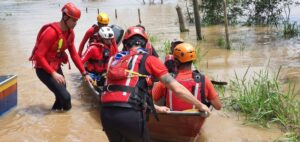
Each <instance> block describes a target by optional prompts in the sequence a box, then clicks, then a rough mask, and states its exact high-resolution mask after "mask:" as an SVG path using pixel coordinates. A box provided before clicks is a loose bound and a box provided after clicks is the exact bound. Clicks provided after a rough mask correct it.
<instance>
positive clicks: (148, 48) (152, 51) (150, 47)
mask: <svg viewBox="0 0 300 142" xmlns="http://www.w3.org/2000/svg"><path fill="white" fill-rule="evenodd" d="M136 27H140V28H142V29H143V30H144V31H145V32H146V28H145V27H144V26H143V25H141V24H138V25H136ZM145 49H146V51H147V52H148V54H149V55H152V56H155V57H158V54H157V52H156V50H155V48H154V47H153V45H152V44H151V42H150V40H148V41H147V43H146V48H145ZM123 51H125V49H124V48H123Z"/></svg>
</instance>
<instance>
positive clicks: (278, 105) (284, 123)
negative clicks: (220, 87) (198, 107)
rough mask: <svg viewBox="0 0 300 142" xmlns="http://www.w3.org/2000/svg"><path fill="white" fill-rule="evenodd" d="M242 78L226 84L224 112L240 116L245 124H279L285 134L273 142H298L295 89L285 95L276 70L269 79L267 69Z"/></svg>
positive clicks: (298, 104) (299, 118)
mask: <svg viewBox="0 0 300 142" xmlns="http://www.w3.org/2000/svg"><path fill="white" fill-rule="evenodd" d="M249 70H250V67H249V68H248V69H247V71H246V72H245V74H244V75H243V77H241V78H240V77H238V76H237V74H235V79H233V80H231V81H230V86H229V90H228V91H229V93H230V94H231V95H230V96H229V97H227V98H226V99H224V98H223V99H222V100H224V102H225V104H226V106H227V108H229V109H231V110H234V111H237V112H240V113H242V114H243V115H244V116H245V118H246V120H247V121H249V122H255V123H258V124H260V125H261V126H264V127H269V126H270V124H279V125H280V126H281V128H282V129H283V131H284V132H286V134H285V135H284V136H283V138H280V139H278V140H277V141H299V140H300V101H299V100H298V99H296V98H295V97H296V94H295V93H294V89H295V85H294V84H292V83H291V84H289V87H288V89H287V90H286V91H285V90H284V88H283V87H282V84H280V82H279V74H280V70H281V69H279V70H278V72H277V74H275V75H272V73H270V72H269V71H268V70H267V69H262V70H260V71H259V72H255V73H254V74H253V75H252V76H248V71H249Z"/></svg>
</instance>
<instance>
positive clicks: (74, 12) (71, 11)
mask: <svg viewBox="0 0 300 142" xmlns="http://www.w3.org/2000/svg"><path fill="white" fill-rule="evenodd" d="M61 12H63V13H65V14H66V15H68V16H69V17H72V18H74V19H76V20H78V19H79V18H80V15H81V12H80V10H79V9H78V8H77V7H76V6H75V5H74V4H73V3H71V2H68V3H66V4H65V5H64V7H63V8H62V9H61Z"/></svg>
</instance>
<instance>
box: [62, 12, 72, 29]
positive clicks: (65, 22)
mask: <svg viewBox="0 0 300 142" xmlns="http://www.w3.org/2000/svg"><path fill="white" fill-rule="evenodd" d="M63 16H67V15H66V14H64V15H63ZM69 19H70V17H69V16H67V19H66V20H65V18H64V17H63V21H64V24H65V26H66V27H67V30H70V27H69V26H68V24H67V21H68V20H69Z"/></svg>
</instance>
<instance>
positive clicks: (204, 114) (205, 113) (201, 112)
mask: <svg viewBox="0 0 300 142" xmlns="http://www.w3.org/2000/svg"><path fill="white" fill-rule="evenodd" d="M199 113H200V116H201V117H208V112H207V111H200V112H199Z"/></svg>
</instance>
